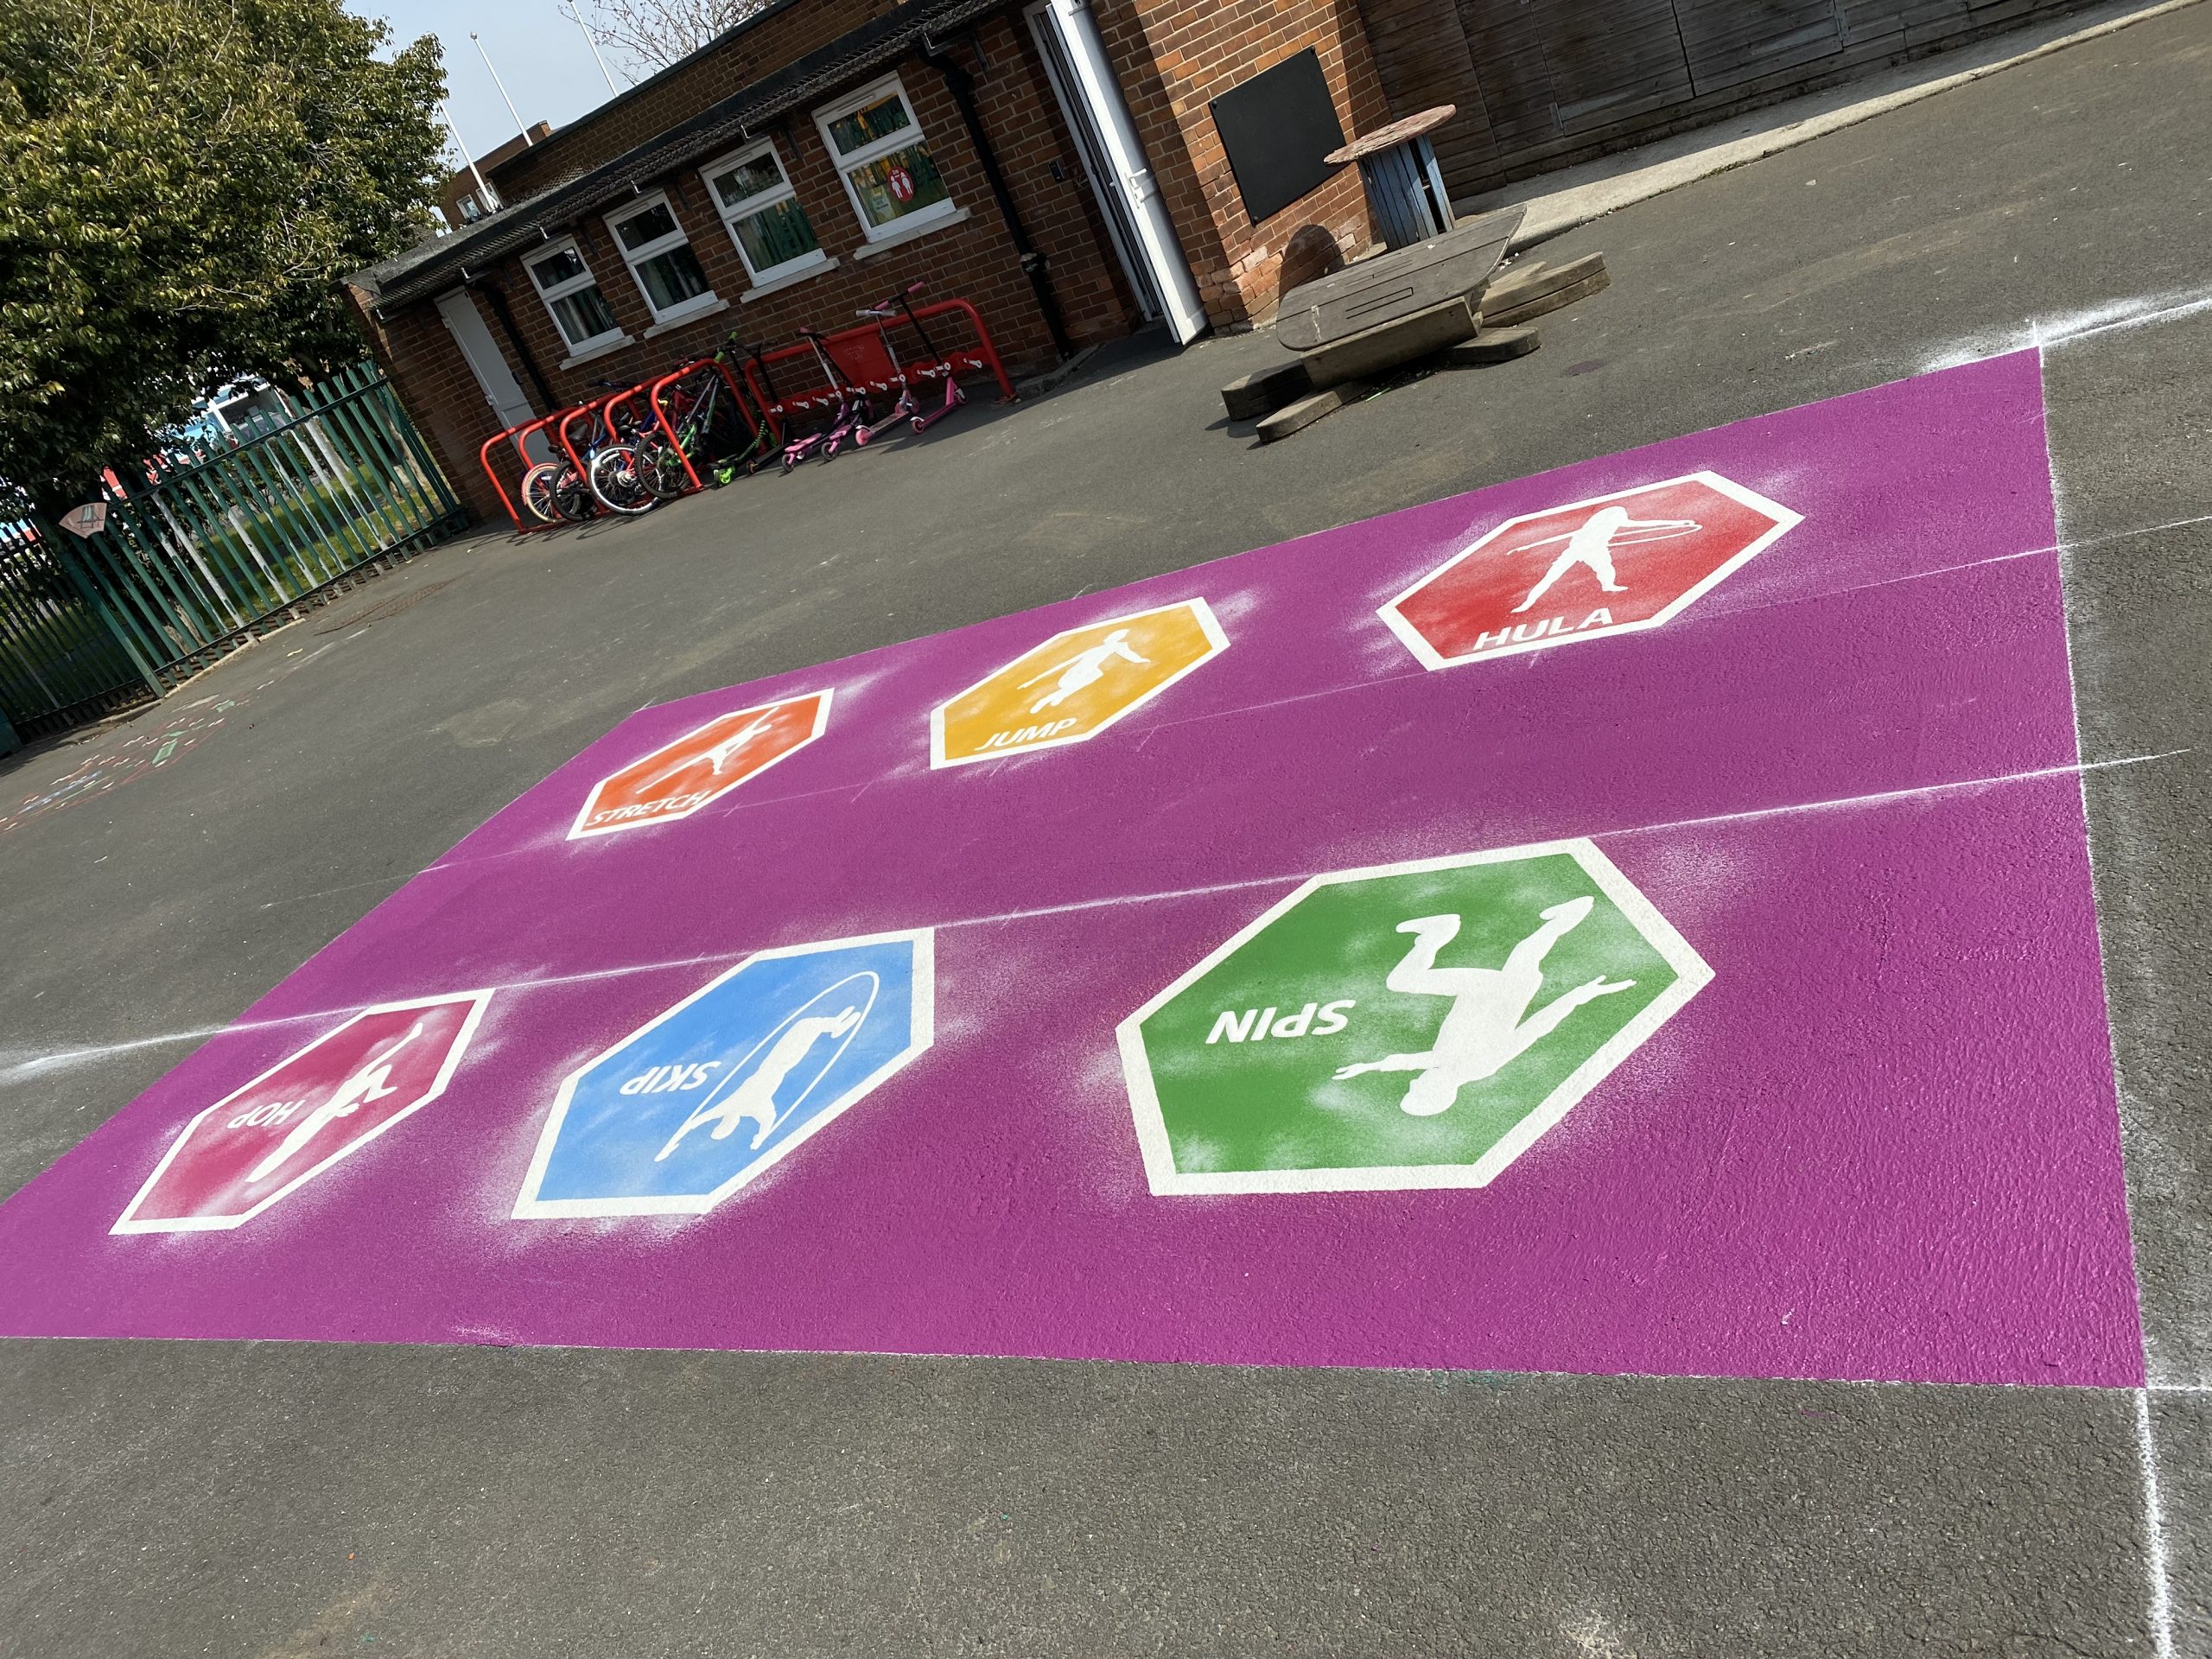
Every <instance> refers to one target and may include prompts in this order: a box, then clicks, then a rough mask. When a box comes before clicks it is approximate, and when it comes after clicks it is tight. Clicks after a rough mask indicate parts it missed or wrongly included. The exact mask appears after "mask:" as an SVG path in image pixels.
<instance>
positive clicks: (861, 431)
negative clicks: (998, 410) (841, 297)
mask: <svg viewBox="0 0 2212 1659" xmlns="http://www.w3.org/2000/svg"><path fill="white" fill-rule="evenodd" d="M927 286H928V284H927V283H908V284H907V285H906V287H905V288H902V289H899V291H898V292H897V293H896V294H893V296H891V297H890V298H889V299H887V300H885V301H884V302H882V303H881V304H880V305H871V306H869V307H868V308H866V309H864V310H861V311H860V312H857V313H855V315H859V316H863V317H867V318H869V319H871V320H872V321H874V324H875V330H876V333H877V334H880V335H881V336H882V337H883V350H884V354H885V355H886V356H887V357H888V358H889V359H891V372H892V373H893V375H895V376H896V377H897V378H898V381H899V401H898V402H897V403H895V404H893V405H892V406H891V412H890V413H889V414H887V415H886V416H884V417H883V418H882V419H881V420H880V421H878V422H876V423H874V425H872V426H861V427H856V428H855V429H854V432H853V442H854V443H855V445H865V444H866V443H867V442H868V440H869V439H871V438H873V437H874V436H875V435H876V434H878V433H879V432H883V431H887V430H888V429H890V428H892V427H893V426H896V425H897V424H898V423H899V422H901V421H904V422H906V423H907V424H908V425H909V426H911V427H912V428H913V429H914V430H915V431H917V432H926V431H928V430H929V429H930V428H931V427H932V426H934V425H936V424H937V423H938V422H939V421H941V420H943V419H944V417H945V416H948V415H950V414H951V413H952V411H953V410H956V409H957V408H959V407H960V405H961V404H964V403H966V402H967V401H968V394H967V393H966V392H964V391H961V390H960V382H959V380H958V379H957V378H956V377H955V376H954V374H953V372H952V364H951V361H950V359H947V358H944V357H940V356H939V355H938V349H937V344H936V342H935V341H934V340H931V338H930V336H929V331H928V330H927V329H925V328H924V327H922V320H921V319H920V318H919V317H918V316H916V315H914V307H913V303H912V300H911V299H910V298H909V297H908V296H911V295H915V294H918V293H920V292H921V291H922V289H925V287H927ZM894 305H896V306H897V307H899V309H901V310H903V311H904V312H906V321H908V322H910V323H912V325H913V327H914V332H915V333H916V334H918V335H920V336H921V340H922V349H923V350H925V351H926V352H927V353H929V354H930V360H931V362H933V363H935V364H936V365H938V367H939V368H941V369H943V370H944V404H943V405H942V406H941V407H939V408H937V409H933V410H930V411H929V413H927V414H926V415H925V414H924V413H922V410H921V405H920V404H918V402H917V401H916V400H915V397H914V381H915V379H916V378H918V377H917V376H914V375H910V374H908V373H907V372H906V365H905V364H903V363H901V362H900V361H899V349H898V347H897V346H893V344H892V343H891V330H890V327H889V326H888V325H889V323H890V321H891V308H892V307H893V306H894ZM923 373H924V374H926V373H927V371H926V370H925V371H923Z"/></svg>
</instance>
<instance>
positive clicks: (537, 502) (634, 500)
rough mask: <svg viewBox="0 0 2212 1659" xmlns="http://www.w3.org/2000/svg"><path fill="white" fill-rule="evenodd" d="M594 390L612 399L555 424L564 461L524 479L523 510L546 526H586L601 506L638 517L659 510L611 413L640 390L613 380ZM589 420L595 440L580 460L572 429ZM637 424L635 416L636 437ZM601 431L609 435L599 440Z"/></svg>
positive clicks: (558, 459)
mask: <svg viewBox="0 0 2212 1659" xmlns="http://www.w3.org/2000/svg"><path fill="white" fill-rule="evenodd" d="M592 384H593V385H595V386H599V387H602V388H605V389H606V390H607V392H608V396H607V397H595V398H594V399H592V400H591V401H590V402H589V403H585V404H577V405H576V406H575V408H573V409H571V410H569V412H568V413H567V414H566V415H564V416H562V417H561V419H560V420H559V421H558V422H557V423H555V426H554V435H555V436H556V437H557V438H558V439H559V440H560V446H561V448H562V449H563V451H564V452H565V455H564V456H563V457H556V458H555V459H554V460H551V461H539V462H538V463H537V465H536V466H534V467H531V469H530V470H529V471H528V472H527V473H525V474H523V480H522V499H523V505H524V506H526V507H527V508H529V509H530V511H531V515H532V516H533V517H535V518H537V519H538V520H539V521H540V522H541V523H543V524H558V523H560V522H562V521H563V520H566V521H567V522H569V523H570V524H582V522H583V521H584V520H585V519H587V518H591V517H592V516H593V514H594V513H595V512H597V511H598V510H599V508H600V507H601V506H604V507H606V508H607V509H608V510H609V511H610V512H620V513H626V514H636V513H640V512H646V511H648V510H649V509H651V508H652V507H653V506H655V505H658V503H657V501H656V500H655V499H654V498H653V497H652V496H651V495H650V494H648V493H646V492H645V489H644V487H643V486H642V485H641V484H640V483H639V480H638V477H637V456H636V451H635V450H634V449H633V448H631V447H630V446H629V445H628V444H627V443H626V442H624V432H623V429H622V428H621V427H620V426H619V425H618V424H617V423H616V420H615V415H614V410H613V407H612V406H613V405H615V404H619V403H620V401H621V400H620V394H621V393H623V392H626V391H634V390H635V388H633V387H626V386H624V385H622V384H621V383H620V382H619V381H614V380H596V381H594V382H593V383H592ZM587 416H588V417H589V418H590V420H591V423H592V431H593V434H594V436H593V438H592V440H591V442H589V443H588V445H587V446H586V447H585V449H584V453H583V454H582V455H578V454H576V452H575V445H574V444H573V443H572V442H570V441H569V427H570V426H571V425H573V424H574V423H575V422H576V421H578V420H581V419H583V418H586V417H587ZM636 421H637V417H636V416H630V417H629V422H630V430H631V431H632V432H634V431H635V430H636ZM602 429H604V432H605V435H604V436H601V435H599V434H600V433H601V430H602ZM580 462H581V465H579V463H580Z"/></svg>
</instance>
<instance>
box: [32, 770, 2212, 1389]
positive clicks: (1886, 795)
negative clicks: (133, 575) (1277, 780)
mask: <svg viewBox="0 0 2212 1659" xmlns="http://www.w3.org/2000/svg"><path fill="white" fill-rule="evenodd" d="M2190 753H2195V751H2194V750H2192V749H2189V748H2179V749H2162V750H2159V751H2158V752H2157V753H2151V754H2123V755H2115V756H2113V758H2112V759H2110V760H2084V761H2080V762H2077V763H2075V764H2074V765H2072V766H2039V767H2035V768H2032V769H2031V770H2029V771H2025V772H2004V773H2000V774H1998V775H1996V776H1993V777H1986V778H1962V779H1957V780H1955V781H1954V782H1950V783H1942V784H1922V785H1916V786H1915V787H1913V788H1910V789H1890V790H1879V791H1874V792H1872V793H1871V794H1866V795H1845V796H1839V797H1836V798H1833V799H1829V800H1821V801H1800V802H1796V803H1795V804H1789V805H1785V806H1763V807H1753V808H1750V809H1747V810H1744V811H1740V812H1720V813H1715V814H1713V815H1712V816H1710V817H1698V818H1669V819H1666V820H1663V821H1661V822H1658V823H1634V824H1621V825H1616V826H1611V827H1605V828H1593V829H1588V830H1586V831H1583V832H1581V833H1583V834H1586V835H1587V836H1590V837H1591V838H1592V839H1593V840H1598V841H1605V840H1607V839H1609V838H1611V837H1612V836H1640V835H1649V834H1652V833H1654V832H1656V831H1662V830H1670V829H1696V828H1701V827H1703V826H1705V825H1708V824H1715V823H1753V822H1756V821H1758V820H1759V819H1762V818H1779V817H1793V816H1795V815H1796V814H1798V813H1802V812H1827V811H1835V810H1843V809H1847V808H1850V807H1856V806H1877V805H1884V804H1888V803H1890V802H1892V801H1904V800H1911V799H1914V798H1919V797H1936V796H1942V795H1949V794H1955V793H1961V792H1966V791H1976V790H1984V789H1995V788H1999V787H2000V786H2002V785H2006V784H2024V783H2036V782H2039V781H2041V780H2043V779H2050V778H2069V777H2075V776H2077V775H2080V774H2083V773H2087V772H2109V771H2113V770H2115V769H2117V768H2119V767H2121V766H2145V765H2148V764H2150V763H2152V762H2153V761H2158V760H2173V759H2175V758H2177V756H2180V755H2184V754H2190ZM1312 874H1313V872H1312V871H1310V870H1298V871H1294V872H1290V873H1287V874H1280V875H1263V876H1248V877H1245V878H1243V879H1242V880H1235V881H1217V882H1210V883H1205V884H1203V885H1201V886H1198V887H1175V888H1169V889H1163V890H1160V891H1156V892H1151V893H1109V894H1106V895H1104V896H1103V897H1100V898H1096V899H1069V900H1068V901H1066V902H1065V903H1064V904H1058V905H1041V906H1033V907H1031V908H1027V909H1021V910H1007V911H996V912H991V913H989V914H988V915H980V916H956V917H950V918H938V919H935V920H931V919H928V918H923V919H921V920H918V921H912V922H910V923H902V924H901V925H907V926H914V927H934V928H939V929H944V928H956V927H988V926H994V925H997V924H1000V923H1003V922H1016V921H1027V920H1029V919H1031V918H1037V917H1044V916H1065V915H1070V914H1073V913H1075V912H1081V911H1087V910H1108V909H1112V908H1114V907H1115V906H1121V905H1140V904H1149V903H1153V902H1155V901H1158V900H1161V899H1201V898H1206V897H1209V896H1211V895H1212V894H1215V893H1235V892H1239V891H1249V890H1251V889H1255V888H1263V887H1281V888H1283V889H1284V890H1286V891H1287V890H1288V889H1290V888H1293V887H1297V886H1298V885H1299V884H1300V883H1301V882H1303V881H1305V880H1308V879H1309V878H1310V877H1311V876H1312ZM756 949H757V947H755V946H753V945H752V944H741V945H737V946H734V947H732V948H731V949H729V950H716V951H709V952H704V953H702V954H700V955H697V956H690V957H671V958H670V959H668V960H666V961H659V962H639V963H625V964H623V965H622V966H620V967H615V968H594V969H587V970H584V971H582V972H579V973H573V974H547V975H543V976H540V977H537V978H535V979H530V980H515V981H502V982H496V983H493V984H491V985H488V986H486V989H488V990H496V991H527V990H531V989H535V988H541V987H547V986H556V985H580V984H588V983H590V982H594V981H599V980H608V979H623V978H627V977H629V976H632V975H636V974H659V973H668V972H672V971H674V970H675V969H682V968H703V967H709V966H721V965H726V964H728V963H734V962H736V961H738V960H739V959H741V957H747V956H751V955H753V954H755V953H756ZM372 1006H374V1005H373V1004H367V1003H364V1004H362V1005H360V1006H359V1007H338V1008H318V1009H315V1010H312V1011H310V1012H307V1013H302V1014H286V1015H285V1016H283V1018H282V1019H277V1020H234V1021H232V1023H231V1024H229V1025H226V1026H210V1027H202V1028H200V1029H196V1030H192V1031H177V1032H163V1033H159V1034H157V1035H155V1036H151V1037H133V1038H127V1039H123V1040H121V1041H119V1042H112V1043H88V1044H86V1045H84V1046H81V1047H78V1048H67V1049H55V1050H52V1051H50V1052H46V1053H29V1054H26V1053H24V1052H23V1051H22V1050H20V1049H17V1050H12V1051H10V1050H0V1060H5V1062H6V1063H5V1064H4V1065H0V1087H4V1086H5V1085H7V1084H11V1083H20V1082H25V1081H28V1080H29V1079H30V1078H32V1077H38V1076H40V1075H41V1074H42V1073H44V1072H47V1071H56V1070H60V1069H61V1068H63V1067H67V1066H71V1065H93V1064H97V1063H99V1062H100V1061H102V1060H106V1059H109V1058H113V1057H115V1056H118V1055H120V1054H125V1053H129V1052H131V1051H133V1050H136V1049H141V1048H153V1047H158V1046H161V1045H162V1044H165V1043H188V1042H204V1041H206V1040H207V1039H208V1038H210V1037H214V1036H219V1035H222V1034H224V1033H235V1032H249V1031H281V1030H283V1029H286V1028H288V1027H292V1026H296V1025H300V1024H302V1023H308V1022H327V1021H329V1020H338V1019H344V1018H346V1017H348V1016H351V1015H353V1014H359V1013H361V1012H363V1011H364V1010H365V1008H367V1007H372ZM11 1057H12V1058H11ZM2207 1392H2212V1389H2208V1390H2207Z"/></svg>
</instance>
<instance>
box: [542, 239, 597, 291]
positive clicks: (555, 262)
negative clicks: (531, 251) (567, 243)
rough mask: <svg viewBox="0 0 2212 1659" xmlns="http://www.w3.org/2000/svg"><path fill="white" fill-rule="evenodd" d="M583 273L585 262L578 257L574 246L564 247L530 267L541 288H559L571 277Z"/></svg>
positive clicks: (579, 275)
mask: <svg viewBox="0 0 2212 1659" xmlns="http://www.w3.org/2000/svg"><path fill="white" fill-rule="evenodd" d="M583 274H584V262H583V261H582V259H580V258H578V257H576V251H575V249H574V248H563V249H562V250H561V251H560V252H558V253H556V254H553V255H551V256H550V257H546V258H543V259H540V260H538V261H537V263H536V264H532V265H531V268H530V275H531V280H532V281H533V282H535V283H537V285H538V287H540V288H541V289H547V288H558V287H559V286H560V285H561V284H562V283H565V282H567V281H568V280H569V278H570V277H581V276H582V275H583Z"/></svg>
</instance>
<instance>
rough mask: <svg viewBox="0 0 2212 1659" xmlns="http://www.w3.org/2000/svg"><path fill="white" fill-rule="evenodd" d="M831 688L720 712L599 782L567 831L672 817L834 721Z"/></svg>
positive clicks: (721, 792) (708, 801)
mask: <svg viewBox="0 0 2212 1659" xmlns="http://www.w3.org/2000/svg"><path fill="white" fill-rule="evenodd" d="M830 696H831V693H830V692H829V691H827V690H823V691H813V692H809V693H808V694H807V695H805V696H798V697H784V698H781V699H779V700H778V701H777V702H767V703H761V704H760V705H758V706H757V707H754V708H750V709H733V710H731V711H730V712H729V713H728V714H726V715H715V717H714V718H713V719H712V720H710V721H708V722H707V723H706V724H705V725H703V726H698V727H695V728H692V729H691V730H690V731H688V732H686V733H684V734H683V736H681V737H678V738H675V739H672V740H671V741H669V742H666V743H664V744H662V745H661V746H660V747H658V748H657V749H655V750H654V751H653V752H652V753H651V754H646V755H641V756H639V758H638V759H637V760H632V762H630V764H629V765H628V766H624V767H623V768H622V769H621V770H620V772H613V773H611V774H609V775H608V776H607V777H605V778H602V779H600V780H599V782H597V783H596V784H594V785H592V788H591V793H590V794H589V795H588V796H586V797H585V798H584V804H583V806H582V809H581V810H578V812H577V813H576V822H575V825H574V826H573V827H572V828H571V829H569V840H571V841H582V840H585V839H586V838H588V837H589V836H612V835H619V834H620V832H621V831H623V830H625V829H643V828H645V826H647V825H648V824H656V823H673V822H675V821H676V820H677V819H680V818H688V817H690V816H691V815H692V814H693V813H694V812H697V811H699V810H702V809H703V808H705V807H708V806H710V805H712V804H714V803H715V802H716V801H718V800H720V799H721V798H722V797H723V796H725V795H727V794H728V793H729V792H730V791H732V790H733V789H735V788H736V787H737V786H738V785H740V784H742V783H745V782H747V780H748V779H753V778H758V777H759V776H760V774H761V773H762V772H766V771H767V769H768V768H769V767H771V766H774V765H775V764H776V762H778V761H779V760H786V759H788V758H789V757H791V755H794V754H796V753H798V752H799V751H800V750H801V749H803V748H804V747H806V746H807V745H808V744H810V743H811V742H813V741H814V740H815V739H816V738H817V737H819V736H821V735H822V734H823V730H824V729H825V728H827V727H828V726H829V700H830Z"/></svg>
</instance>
